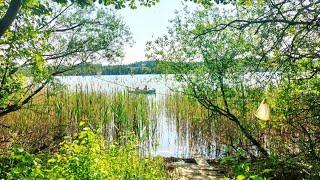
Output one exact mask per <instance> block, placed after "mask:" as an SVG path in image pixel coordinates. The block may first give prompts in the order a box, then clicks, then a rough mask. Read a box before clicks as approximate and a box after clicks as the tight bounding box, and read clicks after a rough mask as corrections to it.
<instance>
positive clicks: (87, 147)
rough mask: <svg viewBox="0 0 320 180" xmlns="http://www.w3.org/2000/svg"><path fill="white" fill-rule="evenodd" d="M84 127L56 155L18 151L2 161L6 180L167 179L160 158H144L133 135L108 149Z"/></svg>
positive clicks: (128, 134)
mask: <svg viewBox="0 0 320 180" xmlns="http://www.w3.org/2000/svg"><path fill="white" fill-rule="evenodd" d="M97 134H98V133H96V132H94V131H92V130H90V128H88V127H85V128H83V131H81V132H80V133H78V134H77V135H74V138H72V137H66V138H65V140H64V142H63V143H62V144H61V148H60V150H59V151H58V152H56V153H55V154H53V155H50V154H42V155H41V154H37V155H35V154H30V153H28V152H26V151H24V150H23V149H22V148H15V149H14V150H13V151H12V154H11V155H10V156H9V157H6V158H2V159H3V160H1V161H0V168H1V169H0V170H1V172H0V175H1V177H0V178H4V179H167V178H168V177H167V174H166V173H165V169H164V165H163V162H162V160H161V159H159V158H148V157H146V158H141V157H140V155H139V151H138V148H137V147H138V146H137V145H138V141H137V140H136V138H134V136H133V135H132V134H131V133H127V136H123V137H122V138H121V140H119V141H117V142H113V143H111V144H110V145H109V146H108V148H106V145H105V144H106V141H105V140H104V138H102V137H101V136H99V135H97Z"/></svg>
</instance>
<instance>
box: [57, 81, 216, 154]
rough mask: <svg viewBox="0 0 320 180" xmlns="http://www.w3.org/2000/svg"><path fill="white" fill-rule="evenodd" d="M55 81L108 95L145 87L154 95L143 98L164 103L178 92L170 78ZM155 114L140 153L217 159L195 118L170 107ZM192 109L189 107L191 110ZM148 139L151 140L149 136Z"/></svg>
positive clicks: (210, 134) (210, 138)
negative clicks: (152, 90) (152, 91)
mask: <svg viewBox="0 0 320 180" xmlns="http://www.w3.org/2000/svg"><path fill="white" fill-rule="evenodd" d="M57 78H58V80H59V81H60V82H61V83H63V84H64V85H66V86H67V87H68V88H69V89H70V90H71V91H75V90H77V89H79V88H81V89H83V90H86V91H100V92H108V93H117V92H124V91H127V90H130V89H131V90H132V89H134V88H137V87H138V88H140V89H142V88H143V87H144V86H147V87H148V88H150V89H156V94H155V95H145V96H147V98H148V99H150V101H155V102H156V103H158V104H166V101H168V97H170V96H171V95H172V94H173V93H174V92H173V91H172V89H176V90H179V83H178V82H176V81H174V80H173V75H168V76H166V77H164V76H163V75H117V76H113V75H103V76H61V77H57ZM161 107H162V108H160V110H159V111H156V112H155V114H153V115H152V118H151V117H150V120H149V121H152V122H150V123H149V124H152V125H153V127H152V128H153V129H154V130H153V133H152V134H151V135H148V137H147V138H146V141H145V142H144V143H142V145H141V152H142V153H144V154H152V155H159V156H165V157H181V158H189V157H191V155H192V153H193V152H198V153H201V154H203V155H204V156H206V157H209V158H214V157H216V156H220V155H221V153H220V152H222V150H221V148H222V147H221V146H218V145H217V144H216V143H215V140H214V139H215V136H214V133H213V129H212V128H211V127H208V125H207V126H206V127H205V128H202V127H201V123H200V122H201V121H200V120H199V123H198V122H197V121H196V120H195V117H188V116H187V117H180V115H179V113H178V115H172V113H170V112H172V111H175V107H174V108H169V107H167V106H161ZM191 108H192V107H191ZM150 136H151V137H150Z"/></svg>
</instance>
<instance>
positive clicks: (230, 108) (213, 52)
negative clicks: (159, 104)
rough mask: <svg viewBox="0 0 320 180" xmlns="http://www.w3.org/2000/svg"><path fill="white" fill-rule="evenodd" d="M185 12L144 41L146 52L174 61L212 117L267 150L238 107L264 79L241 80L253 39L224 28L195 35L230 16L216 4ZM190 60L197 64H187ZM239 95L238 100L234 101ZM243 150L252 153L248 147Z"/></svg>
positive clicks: (190, 90)
mask: <svg viewBox="0 0 320 180" xmlns="http://www.w3.org/2000/svg"><path fill="white" fill-rule="evenodd" d="M189 14H192V13H190V12H188V11H186V12H185V15H182V16H179V15H178V16H177V17H176V18H175V19H174V20H173V21H172V22H173V25H172V27H171V28H170V29H169V31H168V32H169V34H168V35H167V36H165V37H163V38H159V39H157V40H156V41H155V43H151V42H150V43H149V44H148V50H149V51H150V53H151V54H150V55H151V57H153V58H155V59H158V60H167V61H169V64H171V66H172V65H174V66H173V68H174V70H175V77H176V79H177V80H178V81H182V82H183V83H182V84H184V85H185V86H184V94H187V95H189V96H192V97H193V98H195V99H196V100H197V101H198V102H199V103H200V104H202V105H203V106H204V107H205V108H207V109H208V110H210V111H211V113H212V116H213V117H218V119H227V120H228V121H231V122H233V123H235V124H236V125H237V127H238V128H239V129H240V131H241V132H242V133H243V134H244V136H245V137H246V138H247V139H249V140H250V142H251V143H252V144H253V145H254V146H256V147H257V149H258V151H259V152H261V153H262V155H264V156H268V152H267V150H266V149H265V148H264V147H263V146H262V144H261V143H260V142H259V141H258V140H257V139H256V138H255V136H254V135H253V134H254V133H253V132H252V131H250V128H252V125H248V123H249V122H250V121H248V120H247V119H246V118H248V113H247V112H243V111H242V110H243V109H247V108H248V106H247V104H246V103H245V101H246V100H247V98H248V95H247V94H248V93H250V92H254V91H256V90H257V88H256V86H258V87H259V86H260V85H261V84H262V85H263V81H262V82H261V84H254V85H253V84H252V83H244V82H243V81H244V79H245V76H246V73H248V72H250V71H248V70H249V68H250V67H253V65H252V64H250V61H251V60H252V56H251V55H243V53H245V52H246V51H249V50H253V49H254V48H255V46H254V44H253V43H254V39H253V38H252V39H251V38H250V37H249V34H245V33H240V34H239V33H237V32H234V31H228V30H226V31H223V32H219V33H215V32H212V33H207V34H205V35H202V36H200V37H197V36H195V35H194V34H196V33H197V32H201V31H202V30H203V29H206V28H208V27H209V26H214V25H215V23H221V22H224V21H227V19H230V18H231V17H228V15H226V16H224V15H223V13H222V12H219V10H218V8H211V9H207V10H203V11H198V12H196V13H194V14H192V15H189ZM221 16H223V17H221ZM249 39H250V40H252V41H250V40H249ZM191 62H198V64H199V65H198V66H190V63H191ZM248 65H249V66H250V67H248ZM255 78H256V79H257V80H258V79H259V77H255ZM251 80H253V79H251ZM241 99H242V102H237V101H238V100H241ZM236 104H238V105H239V106H238V105H236ZM213 117H211V118H213ZM253 126H254V125H253ZM255 134H257V132H256V133H255ZM248 153H250V154H251V155H253V154H252V152H250V151H249V150H248Z"/></svg>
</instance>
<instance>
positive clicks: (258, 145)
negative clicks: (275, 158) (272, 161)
mask: <svg viewBox="0 0 320 180" xmlns="http://www.w3.org/2000/svg"><path fill="white" fill-rule="evenodd" d="M229 116H230V120H232V121H233V122H235V123H236V124H237V125H238V127H239V128H240V130H241V132H242V133H243V134H244V136H245V137H246V138H248V139H249V140H250V142H251V143H252V144H253V145H255V146H256V147H257V148H258V150H259V151H260V152H261V153H262V155H263V156H265V157H268V156H269V153H268V152H267V150H266V149H265V148H263V147H262V145H261V144H260V143H259V142H258V141H257V140H256V139H255V138H254V137H253V136H252V135H251V134H250V133H249V131H248V130H247V129H246V128H245V127H243V125H242V124H241V122H240V121H239V119H238V118H237V117H235V116H234V115H232V114H229Z"/></svg>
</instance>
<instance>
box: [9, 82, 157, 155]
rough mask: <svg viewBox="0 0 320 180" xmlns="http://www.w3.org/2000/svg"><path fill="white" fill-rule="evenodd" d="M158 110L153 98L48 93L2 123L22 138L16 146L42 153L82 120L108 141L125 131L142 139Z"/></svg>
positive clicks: (61, 92)
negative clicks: (98, 131) (42, 150)
mask: <svg viewBox="0 0 320 180" xmlns="http://www.w3.org/2000/svg"><path fill="white" fill-rule="evenodd" d="M159 109H160V104H159V103H157V102H155V101H154V100H152V99H151V98H148V97H147V96H144V95H135V94H129V93H127V92H116V93H106V92H94V91H89V90H88V89H85V90H83V89H81V88H80V89H76V90H75V91H67V90H65V91H59V92H55V93H52V92H50V90H47V91H46V92H43V93H42V94H41V95H39V96H38V97H36V98H35V99H34V100H33V102H32V103H30V104H29V105H28V106H27V107H26V108H24V109H21V110H19V111H17V112H14V113H11V114H9V115H8V116H6V117H4V119H3V122H6V123H7V124H8V125H9V126H11V129H10V130H11V131H12V132H14V133H15V134H16V136H18V137H19V138H18V140H19V141H18V142H16V143H19V144H21V145H23V146H25V147H30V148H35V149H38V150H39V149H45V148H48V147H50V146H54V145H55V144H56V141H59V140H61V138H62V137H64V136H66V135H72V134H73V133H75V132H78V131H79V122H80V121H85V122H86V123H88V125H89V126H90V127H92V128H101V130H102V132H103V135H104V136H105V138H106V139H109V140H112V139H114V138H116V137H117V136H118V135H119V134H120V133H121V132H124V131H130V132H135V134H136V135H138V136H139V137H142V135H145V134H148V133H149V132H148V131H149V130H151V129H152V124H151V123H150V122H152V121H150V120H152V119H155V118H156V117H155V115H156V114H157V113H156V112H157V111H159Z"/></svg>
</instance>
